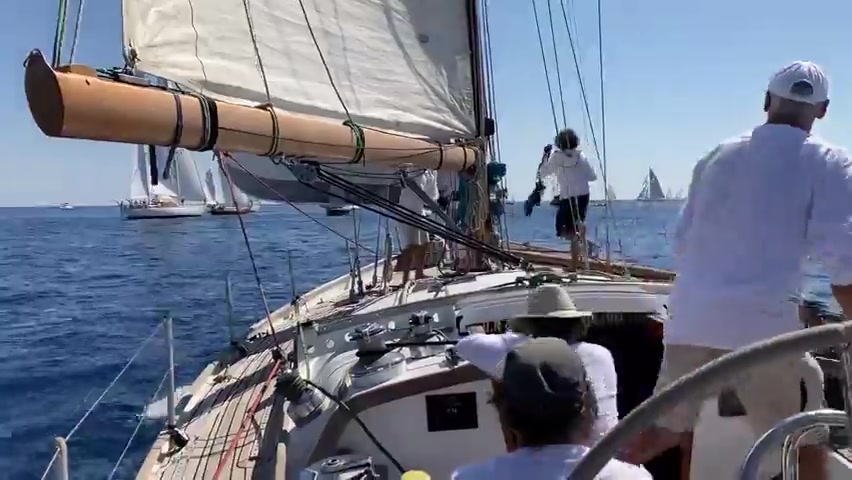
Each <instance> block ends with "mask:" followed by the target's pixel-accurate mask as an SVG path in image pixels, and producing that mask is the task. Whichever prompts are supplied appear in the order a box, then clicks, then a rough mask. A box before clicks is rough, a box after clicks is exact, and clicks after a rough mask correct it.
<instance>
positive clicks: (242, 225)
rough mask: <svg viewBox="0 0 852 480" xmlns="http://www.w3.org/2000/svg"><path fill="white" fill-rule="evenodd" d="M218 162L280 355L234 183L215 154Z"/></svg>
mask: <svg viewBox="0 0 852 480" xmlns="http://www.w3.org/2000/svg"><path fill="white" fill-rule="evenodd" d="M216 155H217V156H218V160H219V162H218V163H219V169H220V170H221V171H222V174H223V175H225V178H226V179H227V180H228V189H229V190H230V191H231V198H232V199H233V203H234V209H235V210H236V212H237V220H239V222H240V231H242V234H243V241H244V242H245V245H246V250H247V251H248V256H249V260H250V261H251V269H252V272H253V273H254V280H255V282H256V283H257V290H258V292H259V293H260V300H261V301H262V302H263V310H264V312H266V322H267V323H268V324H269V333H270V335H272V338H273V340H274V341H275V346H274V347H273V349H274V350H275V351H277V352H278V353H281V349H280V343H281V342H280V339H279V338H278V335H277V333H276V332H275V325H274V324H273V323H272V311H271V310H270V309H269V302H268V301H267V300H266V292H265V291H264V290H263V281H261V279H260V271H259V270H258V268H257V262H256V261H255V259H254V251H253V250H252V248H251V241H249V237H248V231H246V223H245V220H243V214H242V212H240V206H239V204H238V203H237V195H236V191H235V190H234V182H233V181H232V180H231V174H230V173H229V172H228V169H227V168H225V163H224V162H223V161H222V157H221V156H219V155H218V152H217V153H216Z"/></svg>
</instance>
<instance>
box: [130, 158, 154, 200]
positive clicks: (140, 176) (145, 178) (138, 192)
mask: <svg viewBox="0 0 852 480" xmlns="http://www.w3.org/2000/svg"><path fill="white" fill-rule="evenodd" d="M132 158H133V160H132V168H133V171H132V172H133V173H131V174H130V199H131V200H147V199H148V198H149V197H150V196H151V177H150V175H148V155H147V151H146V150H145V146H144V145H137V146H136V148H135V149H134V155H133V157H132Z"/></svg>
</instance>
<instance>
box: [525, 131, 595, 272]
mask: <svg viewBox="0 0 852 480" xmlns="http://www.w3.org/2000/svg"><path fill="white" fill-rule="evenodd" d="M554 143H555V144H556V148H554V149H553V150H552V151H551V152H550V155H549V156H548V157H547V159H546V160H544V161H543V162H542V163H541V165H539V170H538V171H539V174H540V175H541V176H542V177H546V176H548V175H556V181H557V183H558V184H559V209H558V210H557V212H556V236H557V237H560V238H564V239H566V240H569V239H570V240H571V260H572V262H573V264H574V269H577V268H578V267H579V265H580V264H579V258H580V247H581V246H583V245H585V243H586V226H585V225H584V222H585V221H586V209H587V208H588V207H589V182H594V181H595V180H597V179H598V176H597V175H596V174H595V170H594V169H593V168H592V166H591V165H590V164H589V161H588V160H587V159H586V156H585V155H583V152H582V151H580V149H579V146H580V139H579V138H578V137H577V134H576V133H574V130H571V129H570V128H569V129H565V130H562V131H560V132H559V133H558V134H557V135H556V138H555V141H554ZM584 250H585V249H584ZM583 255H586V252H585V251H584V252H583Z"/></svg>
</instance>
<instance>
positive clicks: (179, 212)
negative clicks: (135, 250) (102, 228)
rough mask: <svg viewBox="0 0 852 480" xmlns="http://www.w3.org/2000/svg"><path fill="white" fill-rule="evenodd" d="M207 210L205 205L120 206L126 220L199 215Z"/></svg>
mask: <svg viewBox="0 0 852 480" xmlns="http://www.w3.org/2000/svg"><path fill="white" fill-rule="evenodd" d="M206 212H207V206H206V205H177V206H168V207H158V206H150V205H149V206H145V207H126V206H122V207H121V214H122V216H123V217H124V218H125V219H126V220H141V219H145V218H181V217H200V216H202V215H204V214H205V213H206Z"/></svg>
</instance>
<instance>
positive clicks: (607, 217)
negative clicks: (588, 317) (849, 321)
mask: <svg viewBox="0 0 852 480" xmlns="http://www.w3.org/2000/svg"><path fill="white" fill-rule="evenodd" d="M569 1H570V0H569ZM560 5H561V7H562V19H563V21H564V23H565V29H566V31H567V33H568V41H569V44H570V47H571V55H572V57H573V60H574V67H575V70H576V74H577V80H578V82H579V86H580V95H581V99H582V105H583V107H584V110H585V117H584V119H586V118H587V119H588V120H589V130H590V132H591V135H592V142H593V146H594V149H595V154H596V156H597V158H598V165H599V166H600V169H601V176H602V177H603V182H604V226H605V237H606V239H605V241H606V244H605V248H606V258H607V260H609V259H610V252H611V240H610V227H612V228H613V229H615V227H616V224H615V219H614V216H615V215H614V211H613V205H612V202H611V201H610V199H609V183H608V177H607V165H606V150H605V148H606V147H605V145H604V148H603V149H601V148H599V145H598V141H597V135H596V132H595V129H594V121H593V120H592V113H591V108H590V106H589V100H588V95H587V94H586V87H585V82H584V81H583V75H582V72H581V70H580V68H581V63H580V55H579V52H578V48H577V45H576V42H575V40H574V33H573V32H572V29H571V26H570V25H571V23H572V22H569V20H568V14H567V12H566V9H565V2H564V1H562V0H560ZM572 18H573V16H572ZM601 18H602V16H601V2H600V0H598V43H599V45H598V54H599V55H598V60H599V70H600V82H601V83H600V92H601V127H602V129H605V128H606V126H605V125H606V116H605V112H606V109H605V103H604V96H603V94H604V80H603V43H602V38H603V34H602V30H603V29H602V20H601ZM602 134H603V132H602ZM603 141H604V138H602V143H603Z"/></svg>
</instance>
